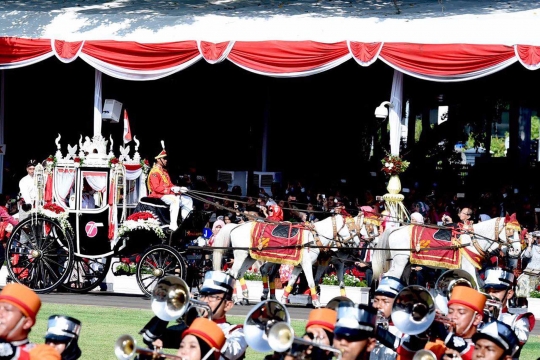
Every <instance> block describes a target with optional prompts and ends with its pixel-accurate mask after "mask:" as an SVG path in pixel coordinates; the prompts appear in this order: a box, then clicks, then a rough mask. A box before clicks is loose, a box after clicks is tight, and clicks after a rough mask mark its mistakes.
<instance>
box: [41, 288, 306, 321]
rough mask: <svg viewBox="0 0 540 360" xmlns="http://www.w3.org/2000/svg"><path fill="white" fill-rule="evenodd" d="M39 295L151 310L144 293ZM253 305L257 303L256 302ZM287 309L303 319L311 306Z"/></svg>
mask: <svg viewBox="0 0 540 360" xmlns="http://www.w3.org/2000/svg"><path fill="white" fill-rule="evenodd" d="M39 297H40V298H41V301H43V302H44V303H54V304H76V305H94V306H111V307H120V308H121V307H125V308H132V309H144V310H150V299H149V298H147V297H146V296H144V295H133V294H121V293H114V292H108V291H104V292H90V293H87V294H72V293H51V294H41V295H39ZM252 305H255V303H253V304H252ZM251 308H252V306H234V307H233V308H232V309H231V311H230V312H229V314H230V315H237V316H246V315H247V313H248V312H249V310H251ZM287 309H288V310H289V314H290V315H291V318H293V319H302V320H305V319H307V318H308V314H309V312H310V311H311V308H307V307H299V306H289V307H287Z"/></svg>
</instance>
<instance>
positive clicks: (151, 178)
mask: <svg viewBox="0 0 540 360" xmlns="http://www.w3.org/2000/svg"><path fill="white" fill-rule="evenodd" d="M171 187H173V183H172V181H171V178H170V176H169V173H168V172H167V170H165V169H163V168H161V167H160V166H157V165H154V166H153V167H152V170H150V173H149V174H148V190H149V191H150V195H148V196H149V197H153V198H161V197H162V196H163V195H169V194H172V191H171Z"/></svg>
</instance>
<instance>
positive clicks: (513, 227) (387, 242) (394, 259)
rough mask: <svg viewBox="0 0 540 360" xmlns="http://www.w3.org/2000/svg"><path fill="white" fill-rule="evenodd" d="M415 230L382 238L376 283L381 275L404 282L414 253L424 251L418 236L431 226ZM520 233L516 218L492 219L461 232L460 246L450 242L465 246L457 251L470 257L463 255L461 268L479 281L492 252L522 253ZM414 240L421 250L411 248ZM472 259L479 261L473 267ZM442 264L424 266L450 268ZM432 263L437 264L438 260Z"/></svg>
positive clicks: (377, 251)
mask: <svg viewBox="0 0 540 360" xmlns="http://www.w3.org/2000/svg"><path fill="white" fill-rule="evenodd" d="M413 226H414V225H406V226H402V227H399V228H397V229H394V230H390V231H385V232H384V233H383V234H382V236H381V237H380V238H379V241H378V243H377V246H376V247H375V251H374V259H373V278H374V279H378V278H379V277H380V276H381V275H384V276H393V277H396V278H398V279H400V278H401V276H402V274H403V270H404V269H405V266H406V265H407V264H408V263H409V261H410V259H411V257H412V254H413V252H414V251H417V250H420V249H421V247H422V245H421V243H420V240H423V239H424V238H422V239H420V237H419V235H418V234H419V233H421V232H422V228H424V229H427V228H428V226H422V225H420V227H417V228H416V230H415V231H413ZM417 226H418V225H417ZM446 229H448V228H446ZM520 231H521V227H520V225H519V223H518V222H517V220H515V214H514V215H512V216H511V217H506V218H503V217H501V218H493V219H491V220H488V221H482V222H480V223H478V224H474V225H473V230H472V231H470V232H468V231H464V232H462V233H461V236H460V237H459V240H458V242H457V243H455V242H450V241H448V245H449V246H450V245H459V244H461V245H462V246H463V249H462V250H456V251H460V252H464V251H467V252H468V254H469V255H461V267H460V268H461V269H462V270H464V271H466V272H467V273H469V274H470V275H471V276H472V277H473V279H477V280H478V277H477V276H476V274H477V272H476V268H478V267H479V265H481V263H482V262H484V261H485V259H486V256H487V255H488V254H489V253H490V252H491V251H493V250H495V249H497V248H498V247H499V248H501V247H504V246H505V247H507V248H508V249H507V250H508V252H509V253H511V254H512V253H513V254H515V253H517V254H519V253H520V252H521V243H520V239H519V232H520ZM413 232H414V234H413ZM411 240H413V242H414V243H415V244H417V245H416V246H418V247H416V246H411ZM411 247H412V249H411ZM471 259H477V260H478V261H477V262H476V264H474V263H473V262H471ZM440 261H441V262H440V263H439V264H440V266H436V265H434V264H433V263H432V264H425V266H429V267H431V268H435V269H441V268H442V269H444V268H447V267H445V266H444V263H443V262H442V261H443V259H440ZM433 262H435V263H436V261H435V260H434V261H433ZM383 272H384V274H383Z"/></svg>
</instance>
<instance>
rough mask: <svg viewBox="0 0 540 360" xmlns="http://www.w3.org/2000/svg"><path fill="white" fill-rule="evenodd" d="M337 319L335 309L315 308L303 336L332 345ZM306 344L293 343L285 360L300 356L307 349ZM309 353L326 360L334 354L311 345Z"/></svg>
mask: <svg viewBox="0 0 540 360" xmlns="http://www.w3.org/2000/svg"><path fill="white" fill-rule="evenodd" d="M336 321H337V312H336V311H335V310H333V309H326V308H320V309H314V310H311V312H310V313H309V318H308V321H307V324H306V333H305V334H304V336H303V338H304V339H306V340H309V341H314V342H316V343H319V344H321V345H327V346H331V344H332V342H333V340H334V327H335V324H336ZM305 347H306V346H305V345H296V344H293V346H292V348H291V349H290V350H289V354H287V355H286V356H285V360H292V359H294V358H296V357H298V355H299V354H301V353H302V352H303V351H304V350H305ZM306 351H307V353H309V354H311V358H312V359H318V360H325V359H331V358H332V357H333V356H334V354H333V353H331V352H329V351H325V350H321V349H320V348H317V347H312V346H310V347H309V348H308V349H307V350H306Z"/></svg>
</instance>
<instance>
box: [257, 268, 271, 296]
mask: <svg viewBox="0 0 540 360" xmlns="http://www.w3.org/2000/svg"><path fill="white" fill-rule="evenodd" d="M259 271H260V272H261V276H262V283H263V293H262V295H261V301H264V300H266V299H268V291H269V290H268V282H269V281H268V276H269V272H270V271H271V264H270V263H268V262H266V263H264V264H263V265H262V266H261V267H260V268H259Z"/></svg>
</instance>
